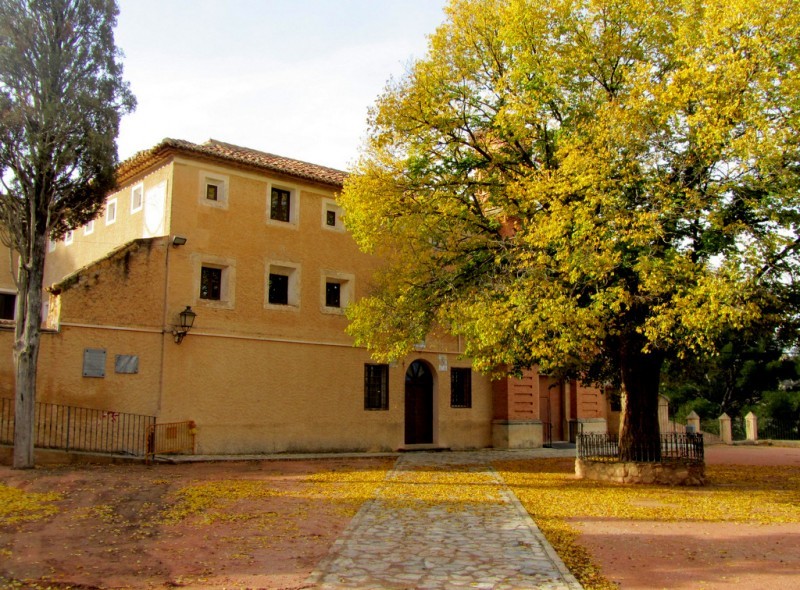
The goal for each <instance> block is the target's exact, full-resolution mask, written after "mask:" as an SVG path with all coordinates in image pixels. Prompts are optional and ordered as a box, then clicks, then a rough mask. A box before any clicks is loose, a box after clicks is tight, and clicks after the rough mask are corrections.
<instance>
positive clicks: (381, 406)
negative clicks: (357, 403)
mask: <svg viewBox="0 0 800 590" xmlns="http://www.w3.org/2000/svg"><path fill="white" fill-rule="evenodd" d="M364 409H365V410H388V409H389V365H370V364H366V365H364Z"/></svg>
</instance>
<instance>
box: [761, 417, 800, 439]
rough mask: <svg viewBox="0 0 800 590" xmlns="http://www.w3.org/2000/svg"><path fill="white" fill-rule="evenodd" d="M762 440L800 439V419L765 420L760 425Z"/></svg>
mask: <svg viewBox="0 0 800 590" xmlns="http://www.w3.org/2000/svg"><path fill="white" fill-rule="evenodd" d="M758 438H759V439H762V440H800V421H790V420H784V421H780V420H765V421H764V422H762V423H761V424H759V425H758Z"/></svg>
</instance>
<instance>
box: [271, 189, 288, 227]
mask: <svg viewBox="0 0 800 590" xmlns="http://www.w3.org/2000/svg"><path fill="white" fill-rule="evenodd" d="M291 196H292V193H291V192H290V191H287V190H284V189H282V188H275V187H273V188H272V199H271V200H270V209H269V218H270V219H273V220H275V221H285V222H287V223H288V222H289V220H290V219H291V217H290V213H291V212H290V209H289V208H290V205H291Z"/></svg>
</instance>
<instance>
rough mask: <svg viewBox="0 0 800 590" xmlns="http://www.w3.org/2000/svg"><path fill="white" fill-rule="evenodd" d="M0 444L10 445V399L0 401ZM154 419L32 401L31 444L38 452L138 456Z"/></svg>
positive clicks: (12, 425) (153, 417) (153, 423)
mask: <svg viewBox="0 0 800 590" xmlns="http://www.w3.org/2000/svg"><path fill="white" fill-rule="evenodd" d="M0 402H1V403H0V443H3V444H13V442H14V400H12V399H5V398H4V399H2V400H0ZM155 422H156V418H155V416H145V415H142V414H129V413H126V412H112V411H108V410H97V409H93V408H81V407H76V406H64V405H60V404H49V403H45V402H36V410H35V415H34V442H33V445H34V447H36V448H40V449H59V450H64V451H86V452H95V453H112V454H121V455H133V456H137V457H142V456H144V455H145V454H146V453H147V433H148V429H149V427H151V426H153V425H155Z"/></svg>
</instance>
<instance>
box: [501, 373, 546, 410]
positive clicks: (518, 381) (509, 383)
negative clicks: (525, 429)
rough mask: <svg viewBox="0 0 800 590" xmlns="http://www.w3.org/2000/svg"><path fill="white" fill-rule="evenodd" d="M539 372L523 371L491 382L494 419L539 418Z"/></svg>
mask: <svg viewBox="0 0 800 590" xmlns="http://www.w3.org/2000/svg"><path fill="white" fill-rule="evenodd" d="M539 379H540V378H539V373H538V372H537V371H535V370H528V371H525V372H524V373H523V374H522V376H521V377H519V378H517V377H506V378H505V379H501V380H499V381H495V382H494V383H493V384H492V394H493V395H492V396H493V403H494V419H495V420H538V419H539Z"/></svg>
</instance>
